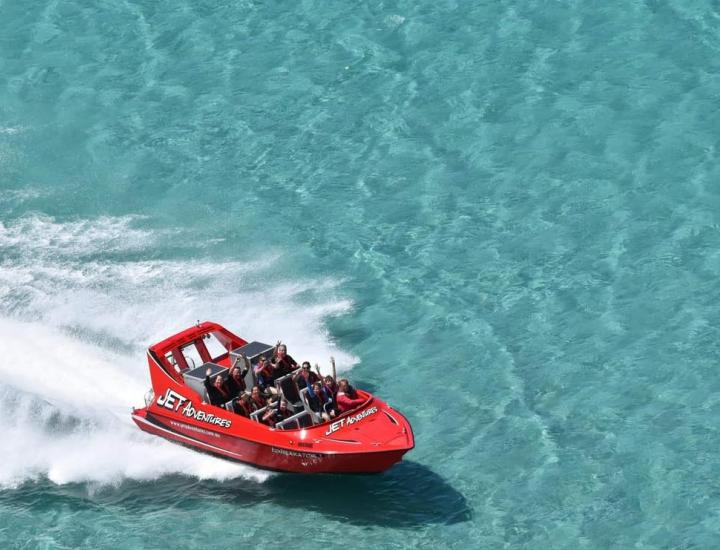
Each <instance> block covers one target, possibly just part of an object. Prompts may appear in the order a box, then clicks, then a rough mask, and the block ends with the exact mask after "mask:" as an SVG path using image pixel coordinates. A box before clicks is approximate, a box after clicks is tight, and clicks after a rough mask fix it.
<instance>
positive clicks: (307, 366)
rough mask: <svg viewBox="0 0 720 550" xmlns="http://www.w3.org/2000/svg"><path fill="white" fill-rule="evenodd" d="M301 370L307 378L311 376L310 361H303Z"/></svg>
mask: <svg viewBox="0 0 720 550" xmlns="http://www.w3.org/2000/svg"><path fill="white" fill-rule="evenodd" d="M300 372H301V373H302V375H303V376H304V377H305V378H307V377H308V376H310V363H308V362H307V361H303V364H302V366H301V367H300Z"/></svg>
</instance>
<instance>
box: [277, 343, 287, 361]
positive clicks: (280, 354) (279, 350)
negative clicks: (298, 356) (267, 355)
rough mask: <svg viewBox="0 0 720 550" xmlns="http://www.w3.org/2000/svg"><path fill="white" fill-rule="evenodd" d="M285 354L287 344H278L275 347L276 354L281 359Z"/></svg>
mask: <svg viewBox="0 0 720 550" xmlns="http://www.w3.org/2000/svg"><path fill="white" fill-rule="evenodd" d="M285 355H287V346H286V345H285V344H280V345H279V346H278V347H277V356H278V357H279V358H281V359H282V358H283V357H285Z"/></svg>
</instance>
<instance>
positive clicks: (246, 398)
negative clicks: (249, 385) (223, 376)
mask: <svg viewBox="0 0 720 550" xmlns="http://www.w3.org/2000/svg"><path fill="white" fill-rule="evenodd" d="M240 401H242V402H243V403H248V402H250V396H249V395H248V394H247V393H243V394H242V395H241V396H240Z"/></svg>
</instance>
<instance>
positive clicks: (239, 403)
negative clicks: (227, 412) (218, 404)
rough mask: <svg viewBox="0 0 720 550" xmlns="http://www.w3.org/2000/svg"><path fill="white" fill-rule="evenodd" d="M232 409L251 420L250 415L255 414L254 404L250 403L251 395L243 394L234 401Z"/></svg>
mask: <svg viewBox="0 0 720 550" xmlns="http://www.w3.org/2000/svg"><path fill="white" fill-rule="evenodd" d="M232 408H233V412H234V413H235V414H239V415H240V416H244V417H245V418H250V413H251V412H253V408H252V404H251V403H250V394H248V393H243V394H242V395H240V397H238V398H237V399H235V400H233V405H232Z"/></svg>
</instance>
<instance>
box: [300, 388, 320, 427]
mask: <svg viewBox="0 0 720 550" xmlns="http://www.w3.org/2000/svg"><path fill="white" fill-rule="evenodd" d="M300 399H301V400H302V404H303V408H304V409H305V410H306V411H307V412H308V413H309V414H310V417H311V418H312V420H313V423H315V424H320V423H321V422H322V416H320V414H319V413H316V412H315V411H314V410H312V408H311V407H310V403H309V402H308V389H307V388H303V389H301V390H300Z"/></svg>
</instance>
